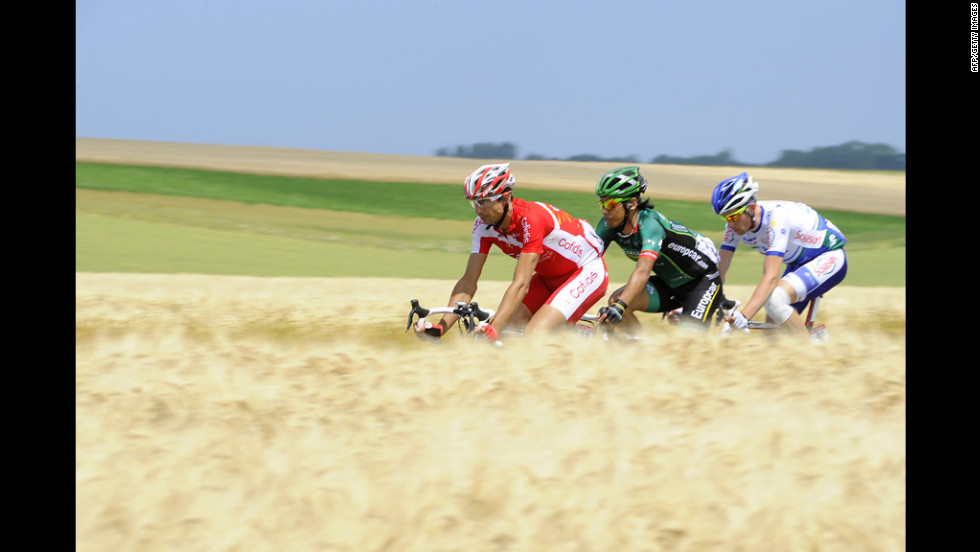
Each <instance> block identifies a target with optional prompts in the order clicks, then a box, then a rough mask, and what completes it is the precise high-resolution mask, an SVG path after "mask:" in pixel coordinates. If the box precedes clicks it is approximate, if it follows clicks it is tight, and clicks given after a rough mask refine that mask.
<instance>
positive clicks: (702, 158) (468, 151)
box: [436, 140, 905, 171]
mask: <svg viewBox="0 0 980 552" xmlns="http://www.w3.org/2000/svg"><path fill="white" fill-rule="evenodd" d="M436 156H439V157H468V158H472V159H517V146H516V145H514V144H512V143H510V142H502V143H500V144H493V143H488V142H483V143H479V144H473V145H472V146H456V147H455V148H439V149H438V150H436ZM524 159H527V160H530V161H541V160H553V161H599V162H609V163H640V162H641V161H640V160H639V158H638V157H637V156H636V155H627V156H623V157H600V156H598V155H592V154H579V155H573V156H571V157H567V158H565V159H561V158H557V157H545V156H543V155H539V154H530V155H527V156H526V157H525V158H524ZM649 163H660V164H671V165H743V166H751V165H753V164H751V163H743V162H741V161H738V160H736V159H735V158H734V157H732V150H731V149H725V150H722V151H720V152H718V153H717V154H715V155H697V156H694V157H675V156H671V155H658V156H656V157H654V158H652V159H650V161H649ZM761 166H764V167H795V168H817V169H866V170H896V171H904V170H905V154H904V153H899V152H898V151H896V150H895V148H893V147H891V146H889V145H887V144H865V143H863V142H858V141H856V140H852V141H850V142H845V143H843V144H841V145H839V146H827V147H818V148H813V149H811V150H810V151H799V150H783V151H782V152H781V155H780V156H779V159H777V160H775V161H773V162H771V163H765V164H764V165H761Z"/></svg>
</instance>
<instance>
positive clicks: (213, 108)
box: [75, 0, 906, 163]
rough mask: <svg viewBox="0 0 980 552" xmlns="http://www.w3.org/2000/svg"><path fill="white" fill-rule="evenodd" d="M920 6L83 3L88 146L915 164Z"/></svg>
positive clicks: (396, 0)
mask: <svg viewBox="0 0 980 552" xmlns="http://www.w3.org/2000/svg"><path fill="white" fill-rule="evenodd" d="M905 16H906V14H905V2H904V1H887V0H852V1H845V0H826V1H822V2H803V1H796V0H772V1H764V0H746V1H741V2H730V1H714V0H707V1H699V2H678V1H661V0H605V1H581V0H499V1H485V0H472V1H469V0H388V1H382V0H268V1H261V0H167V1H162V0H161V1H156V2H151V1H142V0H76V3H75V17H76V20H75V31H76V35H75V46H76V51H75V68H76V71H75V110H76V111H75V113H76V114H75V135H76V136H81V137H97V138H121V139H137V140H160V141H169V142H189V143H205V144H230V145H261V146H279V147H288V148H307V149H318V150H333V151H356V152H373V153H396V154H407V155H434V154H435V151H436V150H437V149H439V148H442V147H450V148H454V147H455V146H457V145H472V144H475V143H479V142H492V143H500V142H511V143H513V144H515V145H516V146H517V147H518V156H519V157H521V158H523V157H525V156H527V155H529V154H538V155H543V156H546V157H555V158H566V157H570V156H572V155H577V154H585V153H588V154H595V155H600V156H603V157H612V156H625V155H636V156H637V159H638V160H639V161H641V162H646V161H649V160H650V159H651V158H653V157H655V156H657V155H675V156H684V157H688V156H694V155H711V154H716V153H718V152H720V151H722V150H724V149H731V150H732V155H733V157H734V158H735V159H737V160H739V161H742V162H744V163H767V162H770V161H774V160H775V159H777V158H778V157H779V154H780V152H781V151H782V150H786V149H795V150H809V149H811V148H814V147H822V146H832V145H838V144H841V143H844V142H846V141H849V140H859V141H862V142H867V143H885V144H888V145H890V146H892V147H895V148H896V149H897V150H899V151H901V152H905V121H906V119H905V111H906V104H905V101H906V100H905V97H906V95H905V78H906V77H905V64H906V58H905V44H906V42H905Z"/></svg>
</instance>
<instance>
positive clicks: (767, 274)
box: [742, 255, 783, 320]
mask: <svg viewBox="0 0 980 552" xmlns="http://www.w3.org/2000/svg"><path fill="white" fill-rule="evenodd" d="M782 266H783V258H782V257H779V256H776V255H766V260H765V261H764V262H763V263H762V280H761V281H760V282H759V285H757V286H756V287H755V291H753V292H752V297H749V300H748V301H747V302H746V303H745V306H744V307H742V314H743V315H744V316H745V318H747V319H750V320H751V319H752V317H753V316H755V315H756V313H758V312H759V310H760V309H762V307H763V306H764V305H765V304H766V301H768V300H769V296H770V295H772V292H773V290H774V289H776V284H778V283H779V272H780V270H781V269H782Z"/></svg>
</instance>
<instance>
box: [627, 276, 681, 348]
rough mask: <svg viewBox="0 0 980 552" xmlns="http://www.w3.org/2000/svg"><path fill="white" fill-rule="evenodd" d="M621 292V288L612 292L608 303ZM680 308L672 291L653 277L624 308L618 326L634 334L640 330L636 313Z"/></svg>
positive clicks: (657, 277) (659, 279)
mask: <svg viewBox="0 0 980 552" xmlns="http://www.w3.org/2000/svg"><path fill="white" fill-rule="evenodd" d="M623 287H625V286H623ZM622 292H623V288H619V289H618V290H616V291H615V292H613V294H612V296H611V297H610V302H612V301H615V300H616V299H617V298H619V294H621V293H622ZM680 306H681V302H680V300H679V299H678V298H677V297H675V294H674V290H672V289H670V287H669V286H668V285H667V284H665V283H664V281H663V280H662V279H661V278H660V276H657V275H653V276H650V278H648V279H647V283H646V285H644V286H643V292H641V293H640V294H639V295H637V296H636V297H635V298H634V299H633V300H632V301H631V302H630V304H629V306H628V307H627V308H626V312H625V313H624V314H623V321H622V323H621V324H620V326H621V327H622V329H623V330H624V331H626V332H628V333H632V334H636V333H638V332H639V331H640V330H641V329H642V326H641V324H640V321H639V319H637V317H636V313H637V312H668V311H671V310H674V309H676V308H678V307H680Z"/></svg>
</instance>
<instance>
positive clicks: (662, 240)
mask: <svg viewBox="0 0 980 552" xmlns="http://www.w3.org/2000/svg"><path fill="white" fill-rule="evenodd" d="M596 232H597V233H598V234H599V237H600V238H602V242H603V245H604V246H605V250H606V251H608V249H609V244H610V243H612V242H616V243H618V244H619V247H620V248H622V250H623V253H625V254H626V256H627V257H629V258H630V259H632V260H634V261H637V260H639V258H640V257H650V258H652V259H653V260H654V263H653V272H654V273H655V274H656V275H657V276H660V278H661V279H662V280H663V281H664V283H666V284H667V285H668V286H670V287H671V288H676V287H679V286H682V285H684V284H686V283H688V282H690V281H692V280H700V279H701V278H703V277H705V276H707V275H710V274H714V273H716V272H717V271H718V266H717V264H718V252H717V249H715V247H714V244H713V243H712V242H711V240H710V239H708V238H706V237H705V236H704V235H703V234H701V233H699V232H695V231H694V230H691V229H689V228H688V227H686V226H684V225H683V224H681V223H679V222H676V221H673V220H670V219H669V218H667V217H665V216H664V215H663V214H661V213H660V212H659V211H657V210H655V209H653V208H652V207H648V208H645V209H641V210H640V212H639V214H638V217H637V223H636V227H635V228H634V229H633V232H632V233H631V234H630V235H628V236H622V235H620V234H619V233H618V232H616V231H615V230H613V229H611V228H609V227H607V226H606V221H605V219H600V220H599V223H598V224H597V225H596Z"/></svg>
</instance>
